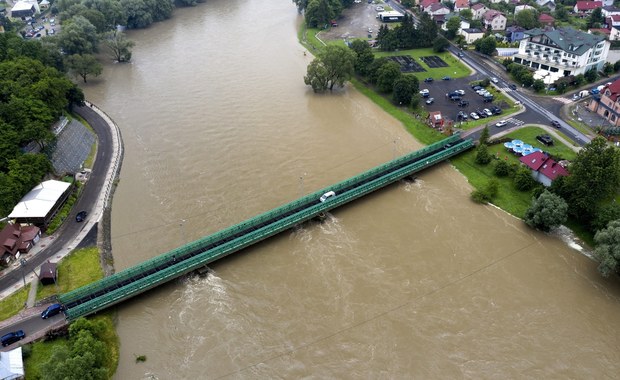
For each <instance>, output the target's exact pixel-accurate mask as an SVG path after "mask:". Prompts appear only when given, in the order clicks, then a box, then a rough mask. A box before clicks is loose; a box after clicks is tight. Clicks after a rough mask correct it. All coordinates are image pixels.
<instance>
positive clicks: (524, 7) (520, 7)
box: [515, 4, 536, 15]
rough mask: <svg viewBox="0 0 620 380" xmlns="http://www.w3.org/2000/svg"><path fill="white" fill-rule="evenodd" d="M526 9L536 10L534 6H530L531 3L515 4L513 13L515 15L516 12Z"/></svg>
mask: <svg viewBox="0 0 620 380" xmlns="http://www.w3.org/2000/svg"><path fill="white" fill-rule="evenodd" d="M526 9H531V10H536V8H534V7H533V6H531V5H527V4H526V5H517V6H516V7H515V15H516V14H517V13H519V12H521V11H524V10H526Z"/></svg>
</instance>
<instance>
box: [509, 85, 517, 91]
mask: <svg viewBox="0 0 620 380" xmlns="http://www.w3.org/2000/svg"><path fill="white" fill-rule="evenodd" d="M508 87H510V89H511V90H515V91H516V90H517V85H516V84H513V83H511V84H509V85H508Z"/></svg>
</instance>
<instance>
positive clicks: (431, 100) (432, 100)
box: [426, 98, 435, 105]
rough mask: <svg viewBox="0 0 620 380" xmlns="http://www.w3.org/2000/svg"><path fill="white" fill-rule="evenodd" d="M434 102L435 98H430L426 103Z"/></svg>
mask: <svg viewBox="0 0 620 380" xmlns="http://www.w3.org/2000/svg"><path fill="white" fill-rule="evenodd" d="M433 103H435V98H428V99H426V104H428V105H431V104H433Z"/></svg>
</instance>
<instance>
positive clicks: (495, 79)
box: [491, 77, 499, 84]
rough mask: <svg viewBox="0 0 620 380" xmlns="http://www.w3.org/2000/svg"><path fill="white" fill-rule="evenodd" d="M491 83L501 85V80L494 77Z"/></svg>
mask: <svg viewBox="0 0 620 380" xmlns="http://www.w3.org/2000/svg"><path fill="white" fill-rule="evenodd" d="M491 82H493V83H495V84H497V83H499V79H497V78H495V77H493V78H491Z"/></svg>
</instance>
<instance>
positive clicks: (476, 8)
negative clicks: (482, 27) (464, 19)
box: [470, 3, 489, 20]
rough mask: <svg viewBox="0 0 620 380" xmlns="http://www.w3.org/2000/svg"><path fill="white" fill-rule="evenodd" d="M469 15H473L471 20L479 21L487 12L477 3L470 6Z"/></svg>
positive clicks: (482, 5)
mask: <svg viewBox="0 0 620 380" xmlns="http://www.w3.org/2000/svg"><path fill="white" fill-rule="evenodd" d="M470 9H471V13H472V14H473V17H472V19H474V20H481V19H482V16H484V14H485V13H486V11H488V10H489V8H487V7H486V6H485V5H484V4H482V3H478V4H474V5H472V6H471V8H470Z"/></svg>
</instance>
